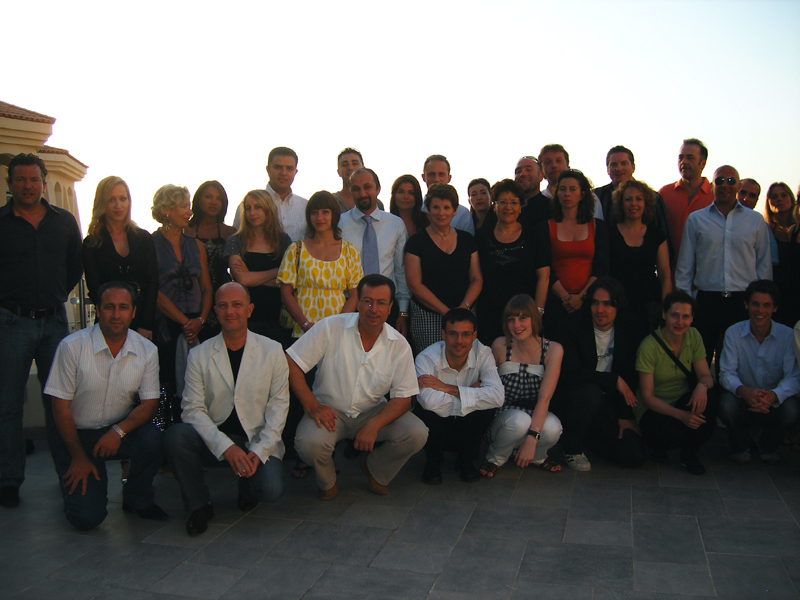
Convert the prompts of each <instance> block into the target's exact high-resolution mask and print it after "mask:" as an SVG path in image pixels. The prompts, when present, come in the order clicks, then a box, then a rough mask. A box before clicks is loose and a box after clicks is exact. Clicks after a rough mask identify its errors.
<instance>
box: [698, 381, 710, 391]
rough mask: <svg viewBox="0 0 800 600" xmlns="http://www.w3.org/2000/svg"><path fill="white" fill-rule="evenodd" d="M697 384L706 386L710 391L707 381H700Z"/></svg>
mask: <svg viewBox="0 0 800 600" xmlns="http://www.w3.org/2000/svg"><path fill="white" fill-rule="evenodd" d="M697 383H699V384H700V385H704V386H706V389H708V384H707V383H706V382H705V381H698V382H697Z"/></svg>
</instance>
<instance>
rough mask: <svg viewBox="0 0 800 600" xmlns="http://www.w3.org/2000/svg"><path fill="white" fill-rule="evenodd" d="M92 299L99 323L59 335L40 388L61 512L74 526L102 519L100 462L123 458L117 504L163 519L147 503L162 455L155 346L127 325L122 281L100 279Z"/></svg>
mask: <svg viewBox="0 0 800 600" xmlns="http://www.w3.org/2000/svg"><path fill="white" fill-rule="evenodd" d="M97 298H98V299H99V303H98V305H97V324H96V325H94V326H93V327H89V328H87V329H81V330H80V331H76V332H75V333H73V334H72V335H69V336H67V337H66V338H64V339H63V340H62V341H61V343H60V344H59V345H58V350H57V351H56V357H55V360H54V361H53V366H52V368H51V370H50V376H49V377H48V379H47V384H46V385H45V389H44V393H45V394H47V395H48V396H51V398H52V407H53V419H54V421H55V425H56V429H57V431H58V437H57V438H56V439H55V440H54V448H53V458H54V460H55V463H56V472H57V473H58V477H59V479H60V480H61V485H62V488H61V493H62V495H63V497H64V512H65V513H66V515H67V520H68V521H69V522H70V523H72V524H73V525H74V526H75V527H77V528H78V529H92V528H93V527H97V526H98V525H100V523H102V522H103V520H104V519H105V518H106V515H108V510H107V505H108V476H107V475H106V467H105V461H107V460H112V459H113V460H120V459H125V458H129V459H130V460H131V470H130V474H129V475H128V480H127V482H126V483H125V484H124V485H123V486H122V509H123V510H124V511H126V512H135V513H136V514H138V515H139V516H140V517H142V518H144V519H155V520H159V521H161V520H166V519H167V518H168V517H167V514H166V513H165V512H164V511H163V510H161V509H160V508H159V507H158V506H156V505H155V504H154V503H153V478H154V477H155V476H156V473H158V469H159V467H160V466H161V461H162V459H163V450H162V447H161V432H160V431H159V430H158V429H156V427H155V426H154V425H153V424H152V423H151V421H152V419H153V417H154V416H155V414H156V409H157V408H158V388H159V386H158V351H157V350H156V347H155V346H154V345H153V344H152V343H151V342H149V341H148V340H146V339H145V338H143V337H142V336H141V335H139V334H138V333H136V332H135V331H130V330H129V329H128V327H129V326H130V324H131V321H132V320H133V317H134V315H135V314H136V308H135V306H134V303H133V290H132V289H131V287H130V286H129V285H128V284H127V283H119V282H109V283H106V284H103V285H102V286H100V288H99V289H98V290H97ZM137 393H138V395H139V400H140V404H139V405H138V406H135V407H134V397H135V395H136V394H137Z"/></svg>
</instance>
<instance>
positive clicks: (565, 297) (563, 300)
mask: <svg viewBox="0 0 800 600" xmlns="http://www.w3.org/2000/svg"><path fill="white" fill-rule="evenodd" d="M571 295H572V294H567V295H566V296H564V297H563V298H562V299H561V302H562V303H563V302H569V297H570V296H571Z"/></svg>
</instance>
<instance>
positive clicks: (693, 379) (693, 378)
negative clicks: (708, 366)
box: [650, 330, 697, 391]
mask: <svg viewBox="0 0 800 600" xmlns="http://www.w3.org/2000/svg"><path fill="white" fill-rule="evenodd" d="M656 331H657V330H656ZM656 331H653V332H652V333H651V334H650V335H652V336H653V337H654V338H655V339H656V341H657V342H658V344H659V346H661V347H662V348H663V349H664V352H666V353H667V356H669V357H670V358H671V359H672V362H674V363H675V364H676V365H677V366H678V368H679V369H680V370H681V372H682V373H683V374H684V375H685V376H686V379H688V380H689V391H692V390H693V389H694V388H696V387H697V375H695V374H694V369H692V370H691V371H690V370H689V369H687V368H686V367H685V366H683V363H682V362H681V361H680V360H678V357H677V356H675V353H674V352H673V351H672V348H670V347H669V346H667V345H666V344H665V343H664V340H662V339H661V338H660V337H658V333H656Z"/></svg>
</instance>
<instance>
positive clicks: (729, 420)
mask: <svg viewBox="0 0 800 600" xmlns="http://www.w3.org/2000/svg"><path fill="white" fill-rule="evenodd" d="M748 408H749V407H748V406H747V403H746V402H745V401H744V398H739V397H737V396H735V395H734V394H732V393H731V392H729V391H727V390H725V391H723V392H722V393H721V394H720V397H719V418H720V419H721V420H722V422H723V423H725V426H726V427H727V428H728V439H729V440H730V444H731V448H732V449H733V451H734V452H744V451H745V450H747V449H749V448H750V427H751V426H752V425H756V424H758V425H761V437H760V438H759V440H758V447H759V449H760V450H761V452H765V453H768V454H772V453H773V452H777V450H778V448H779V447H780V445H781V442H782V441H783V438H784V437H785V436H786V433H787V432H788V431H789V429H790V428H791V427H792V426H794V424H795V423H797V419H798V417H800V401H798V398H797V396H792V397H791V398H787V399H786V400H784V401H783V404H781V405H780V406H777V407H776V406H772V407H770V409H769V413H767V414H763V413H756V412H751V411H749V410H747V409H748Z"/></svg>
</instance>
